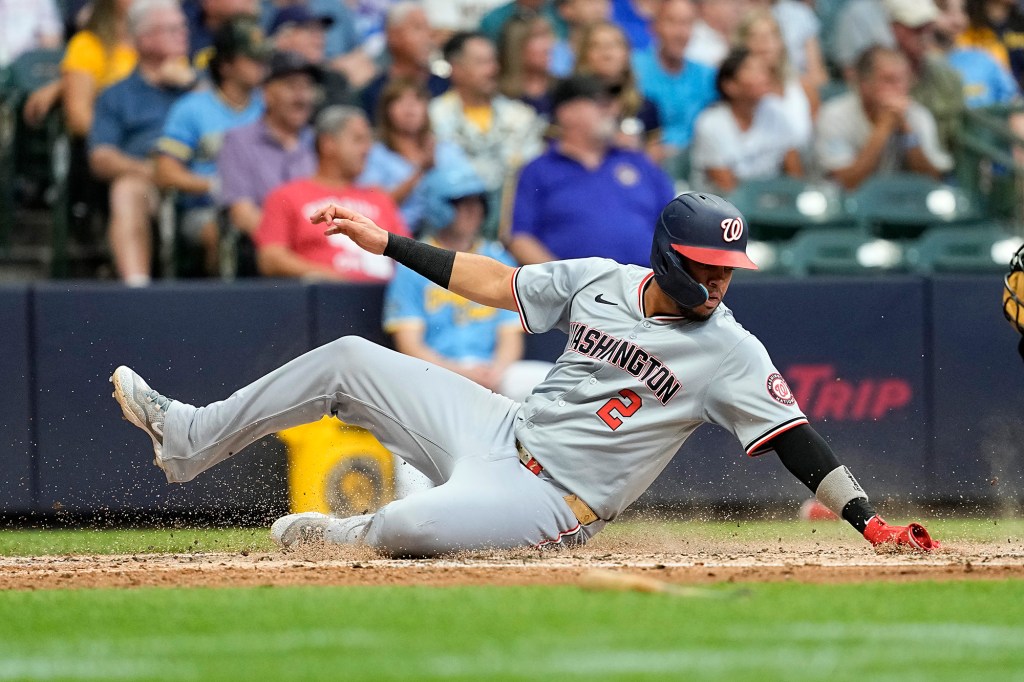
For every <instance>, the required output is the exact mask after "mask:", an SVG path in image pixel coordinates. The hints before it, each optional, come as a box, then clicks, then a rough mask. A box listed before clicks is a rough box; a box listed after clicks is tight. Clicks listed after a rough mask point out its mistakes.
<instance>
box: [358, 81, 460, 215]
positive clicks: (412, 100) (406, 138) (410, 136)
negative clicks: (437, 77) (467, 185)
mask: <svg viewBox="0 0 1024 682" xmlns="http://www.w3.org/2000/svg"><path fill="white" fill-rule="evenodd" d="M429 102H430V93H429V92H428V91H427V89H426V88H425V87H423V86H422V85H419V84H417V83H416V82H414V81H411V80H408V79H404V78H400V79H397V80H394V81H391V82H390V83H388V86H387V87H386V88H384V92H383V93H381V97H380V102H379V103H378V110H377V117H376V128H377V142H375V143H374V144H373V147H372V148H371V149H370V155H369V157H368V158H367V159H366V166H365V167H364V170H363V174H362V176H360V178H359V181H360V182H361V183H362V184H364V185H373V186H377V187H380V188H381V189H383V190H385V191H386V192H387V193H388V194H390V195H391V198H392V199H394V201H395V203H396V204H398V205H399V206H400V207H401V211H402V219H403V220H404V221H405V224H406V225H407V226H408V227H409V229H410V230H411V231H412V232H413V233H414V234H417V233H418V232H419V231H420V228H421V225H420V223H421V221H422V220H423V218H424V207H425V205H426V204H425V202H426V193H425V192H426V184H427V181H428V180H429V179H430V178H431V176H435V175H438V174H439V173H447V174H450V173H452V172H458V171H460V170H467V169H468V170H471V169H472V164H470V162H469V157H468V156H466V153H465V152H464V151H462V148H461V147H460V146H459V145H457V144H455V143H454V142H452V141H451V140H438V139H437V138H436V137H435V136H434V131H433V129H432V128H431V125H430V117H429V116H428V114H427V105H428V103H429ZM435 227H442V226H440V225H435Z"/></svg>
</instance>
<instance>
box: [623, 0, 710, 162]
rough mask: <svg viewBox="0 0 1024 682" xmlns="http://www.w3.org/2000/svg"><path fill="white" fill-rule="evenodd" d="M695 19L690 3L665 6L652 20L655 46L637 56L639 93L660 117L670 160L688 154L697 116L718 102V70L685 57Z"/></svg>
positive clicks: (668, 0) (670, 1) (673, 1)
mask: <svg viewBox="0 0 1024 682" xmlns="http://www.w3.org/2000/svg"><path fill="white" fill-rule="evenodd" d="M695 19H696V12H695V10H694V7H693V3H692V2H691V1H690V0H662V2H661V3H660V4H659V5H658V9H657V11H656V13H655V15H654V24H653V26H654V34H655V37H656V41H655V44H654V45H652V46H651V47H650V48H648V49H647V50H644V51H641V52H636V53H634V55H633V71H634V72H635V73H636V77H637V81H638V82H639V84H640V90H641V92H643V93H644V96H646V97H647V98H648V99H650V100H651V101H653V102H654V103H655V104H656V105H657V107H658V111H659V113H660V114H661V126H662V128H661V129H662V141H663V142H664V143H665V145H666V146H667V147H669V148H670V149H669V150H668V152H667V154H668V155H669V156H673V155H674V154H678V153H680V152H683V151H685V150H686V148H687V147H688V146H689V144H690V140H691V138H692V137H693V126H694V123H695V122H696V120H697V116H698V115H699V114H700V112H701V111H703V110H704V108H705V107H707V106H708V105H709V104H711V103H712V102H714V101H715V100H716V99H717V94H716V92H715V69H713V68H711V67H709V66H705V65H703V64H699V63H697V62H692V61H690V60H688V59H686V57H685V54H686V46H687V44H688V43H689V41H690V33H691V31H692V29H693V23H694V20H695Z"/></svg>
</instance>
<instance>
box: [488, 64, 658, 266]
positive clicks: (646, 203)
mask: <svg viewBox="0 0 1024 682" xmlns="http://www.w3.org/2000/svg"><path fill="white" fill-rule="evenodd" d="M551 98H552V103H553V111H554V118H555V124H556V126H557V139H556V140H555V141H554V142H553V143H552V144H551V146H550V147H549V148H548V150H547V151H546V152H545V153H544V154H542V155H541V156H539V157H537V158H536V159H534V160H533V161H531V162H530V163H528V164H526V166H524V167H523V169H522V171H521V173H520V175H519V180H518V182H517V184H516V187H515V195H514V200H513V206H512V214H511V216H508V217H507V220H506V225H505V227H506V228H507V229H510V231H511V235H510V237H511V238H510V240H509V242H508V243H509V251H510V252H511V253H512V255H513V256H514V257H515V259H516V260H517V261H518V262H519V263H520V264H523V265H526V264H531V263H543V262H547V261H551V260H562V259H569V258H587V257H593V256H596V257H602V258H610V259H612V260H615V261H617V262H619V263H622V264H634V265H644V264H646V263H649V262H650V249H649V248H648V247H649V245H650V242H651V239H652V238H653V235H654V224H655V221H656V220H657V218H658V215H659V213H660V211H661V208H662V207H663V206H664V205H665V204H667V203H668V202H669V201H671V200H672V198H673V197H674V196H675V191H674V189H673V186H672V180H671V179H670V178H669V176H668V175H667V174H666V173H665V172H664V171H662V170H661V169H660V168H658V166H656V165H655V164H654V163H653V162H652V161H651V160H650V159H649V158H648V157H647V156H646V155H644V154H643V153H641V152H636V151H631V150H626V149H618V148H616V147H613V146H612V143H611V141H612V140H613V139H614V136H615V133H616V128H617V125H616V121H617V112H616V107H617V104H616V102H615V100H613V99H612V97H611V96H610V94H609V93H608V90H607V86H606V85H604V84H603V82H602V81H600V80H599V79H597V78H596V77H594V76H587V75H576V76H571V77H569V78H566V79H565V80H562V81H559V83H558V84H557V85H555V87H554V89H553V91H552V96H551Z"/></svg>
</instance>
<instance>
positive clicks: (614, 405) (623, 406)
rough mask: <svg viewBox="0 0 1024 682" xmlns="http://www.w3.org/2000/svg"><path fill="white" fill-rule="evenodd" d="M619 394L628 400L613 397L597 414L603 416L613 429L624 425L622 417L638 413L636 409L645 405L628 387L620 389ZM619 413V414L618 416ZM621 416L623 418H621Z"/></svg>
mask: <svg viewBox="0 0 1024 682" xmlns="http://www.w3.org/2000/svg"><path fill="white" fill-rule="evenodd" d="M619 395H620V396H622V398H623V399H624V400H626V401H627V402H623V401H622V400H619V399H618V398H612V399H611V400H609V401H608V402H606V403H605V404H604V405H602V406H601V409H600V410H598V411H597V416H598V417H600V418H601V421H603V422H604V423H605V424H607V425H608V428H610V429H611V430H612V431H614V430H615V429H617V428H619V427H620V426H622V419H624V418H626V417H632V416H633V415H634V414H636V411H637V410H639V409H640V407H641V406H643V401H642V400H641V399H640V396H638V395H637V394H636V393H634V392H633V391H631V390H629V389H628V388H624V389H622V390H621V391H619ZM616 414H618V416H616ZM620 417H621V419H620Z"/></svg>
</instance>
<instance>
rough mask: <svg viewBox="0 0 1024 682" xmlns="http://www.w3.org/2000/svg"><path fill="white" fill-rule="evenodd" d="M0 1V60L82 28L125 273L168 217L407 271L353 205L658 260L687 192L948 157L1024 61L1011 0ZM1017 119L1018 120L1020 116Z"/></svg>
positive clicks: (316, 270) (830, 176)
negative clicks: (337, 213) (349, 217)
mask: <svg viewBox="0 0 1024 682" xmlns="http://www.w3.org/2000/svg"><path fill="white" fill-rule="evenodd" d="M818 4H819V5H822V6H819V7H816V6H815V2H814V1H813V0H807V1H805V0H774V1H772V0H512V1H511V2H503V1H502V0H421V1H411V0H92V1H91V2H82V1H77V2H76V1H74V0H62V1H59V2H58V0H0V32H2V34H3V37H2V39H0V67H6V66H8V65H11V64H13V63H14V62H16V61H17V60H18V59H19V58H20V57H21V56H23V55H26V54H30V53H32V52H33V51H35V50H40V49H55V48H62V49H63V56H62V58H61V62H60V77H59V78H56V79H54V80H52V81H51V82H48V83H45V84H43V85H42V86H41V87H38V88H37V89H35V90H34V91H33V92H32V93H31V94H30V96H29V97H28V98H27V99H26V101H25V103H24V107H23V108H22V110H21V112H20V114H21V116H22V117H23V119H24V121H25V122H26V123H27V124H29V125H41V124H42V122H43V121H44V120H46V118H47V117H48V116H51V115H53V113H52V112H57V114H59V115H60V117H61V121H62V124H63V126H64V128H65V129H66V131H67V133H68V136H69V137H70V140H71V145H72V149H73V150H78V152H79V153H78V154H75V153H72V155H71V163H72V169H71V173H72V183H71V185H72V187H73V188H78V187H79V186H82V185H89V186H90V187H92V190H93V191H90V192H86V193H84V194H85V195H86V196H88V203H89V209H90V211H91V212H94V213H95V214H96V215H99V216H101V219H102V220H103V221H104V223H105V225H106V230H107V242H108V245H109V248H110V252H111V255H112V260H113V264H114V268H115V271H116V273H117V276H118V277H119V278H120V279H121V280H122V281H124V282H125V283H127V284H130V285H137V286H142V285H146V284H147V283H149V282H150V281H151V279H152V277H153V270H154V255H153V254H154V249H155V248H156V247H155V245H154V241H155V236H154V235H156V234H157V232H156V231H155V230H154V227H153V226H154V224H155V221H156V219H157V214H158V211H159V210H160V207H161V206H162V205H163V206H165V207H166V206H171V207H173V221H174V239H175V240H176V241H178V242H180V244H181V245H183V247H182V248H185V249H192V250H194V252H195V253H196V254H198V255H197V261H196V264H195V266H194V269H193V273H194V274H198V275H202V274H217V272H218V271H219V269H220V268H221V267H223V260H224V253H223V250H224V245H225V243H226V242H227V240H226V239H225V237H226V236H229V237H230V238H231V239H230V243H231V244H233V245H235V248H234V249H233V252H232V254H231V258H232V259H234V260H235V261H236V262H235V263H234V264H233V267H235V268H236V269H237V271H238V272H240V273H242V274H251V275H257V274H260V275H266V276H278V277H302V278H309V279H330V280H345V281H376V282H383V281H389V280H391V278H392V277H393V275H394V265H393V263H391V262H390V261H388V260H386V259H383V258H378V257H371V256H368V255H367V254H365V253H363V252H361V251H360V250H359V249H357V248H355V247H354V246H353V245H351V243H346V241H347V240H346V239H344V238H337V237H334V238H327V237H324V236H323V235H322V234H321V233H320V230H318V229H316V228H314V227H313V226H311V225H310V224H309V223H308V221H307V220H306V216H307V215H308V214H309V213H311V212H312V211H313V210H314V209H315V208H316V207H318V206H319V205H321V204H323V203H325V202H327V201H335V202H340V203H346V204H348V205H350V206H353V207H355V208H356V209H357V210H359V211H361V212H363V213H365V214H367V215H369V216H370V217H371V218H373V219H374V220H375V221H377V222H378V224H380V225H382V226H384V227H385V228H387V229H389V230H392V231H394V232H397V233H400V234H407V235H414V236H417V237H420V238H424V239H434V240H437V241H439V242H441V243H443V244H445V245H447V246H449V247H451V248H459V249H472V248H480V249H487V250H489V251H488V252H493V253H496V254H498V255H500V256H501V257H506V258H508V259H509V261H510V262H518V263H535V262H541V261H546V260H551V259H561V258H575V257H585V256H602V257H608V258H613V259H615V260H617V261H619V262H622V263H635V264H640V265H646V264H647V255H648V249H649V243H650V235H651V232H652V229H653V221H654V218H655V216H657V214H658V212H659V210H660V208H661V207H662V206H663V205H664V204H665V203H666V202H667V201H668V200H669V199H670V198H671V197H672V196H673V195H674V193H676V192H678V191H679V190H681V189H684V188H691V189H699V190H707V191H713V192H716V193H720V194H726V195H728V194H730V193H732V192H734V191H736V190H737V189H738V188H739V187H741V186H742V185H743V183H745V182H747V181H749V180H751V179H765V178H775V177H782V176H790V177H795V178H806V179H822V180H826V181H831V182H834V183H836V184H837V185H838V186H840V187H842V188H843V189H845V190H854V189H856V188H857V187H858V186H860V185H861V184H862V183H864V182H865V181H866V180H867V179H869V178H870V177H872V176H876V175H878V174H884V173H891V172H912V173H918V174H923V175H926V176H930V177H934V178H940V179H941V178H947V177H949V174H950V172H951V170H952V168H953V166H954V156H953V155H952V154H951V151H952V149H953V146H954V144H955V140H956V136H957V133H958V130H957V129H958V126H959V125H960V121H961V120H962V113H963V111H964V109H965V108H968V107H985V106H991V105H994V104H1006V103H1013V102H1015V101H1016V100H1017V99H1018V98H1019V97H1020V87H1021V82H1022V79H1024V13H1022V11H1021V8H1020V7H1019V6H1018V4H1017V0H830V1H828V2H824V1H823V0H818ZM1012 123H1013V125H1014V126H1016V127H1017V129H1018V130H1020V129H1021V127H1020V125H1019V124H1020V121H1018V120H1016V119H1012Z"/></svg>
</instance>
